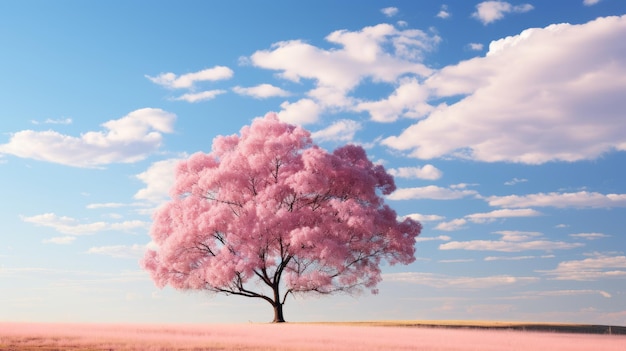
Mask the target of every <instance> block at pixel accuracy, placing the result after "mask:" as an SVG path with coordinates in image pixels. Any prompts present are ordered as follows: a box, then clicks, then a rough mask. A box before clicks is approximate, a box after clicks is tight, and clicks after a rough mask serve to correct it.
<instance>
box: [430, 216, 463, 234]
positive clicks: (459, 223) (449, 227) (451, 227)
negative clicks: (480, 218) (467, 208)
mask: <svg viewBox="0 0 626 351" xmlns="http://www.w3.org/2000/svg"><path fill="white" fill-rule="evenodd" d="M466 224H467V220H465V219H463V218H457V219H453V220H451V221H448V222H441V223H439V224H437V226H436V227H435V229H436V230H443V231H446V232H452V231H455V230H461V229H463V228H465V225H466Z"/></svg>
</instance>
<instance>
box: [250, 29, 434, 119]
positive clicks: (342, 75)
mask: <svg viewBox="0 0 626 351" xmlns="http://www.w3.org/2000/svg"><path fill="white" fill-rule="evenodd" d="M325 39H326V41H327V42H329V43H330V44H331V45H335V46H338V48H331V49H323V48H320V47H316V46H313V45H310V44H308V43H306V42H304V41H302V40H291V41H283V42H278V43H275V44H274V45H272V47H271V48H270V49H268V50H260V51H257V52H255V53H254V54H253V55H252V56H250V58H249V62H250V63H251V64H252V65H254V66H256V67H260V68H264V69H269V70H275V71H278V72H279V77H281V78H283V79H287V80H290V81H294V82H300V81H301V80H302V79H306V80H312V81H313V82H314V84H315V87H314V88H313V89H312V90H310V91H309V92H308V93H307V95H308V97H307V99H305V100H304V101H306V100H309V99H314V100H315V101H311V103H315V104H316V106H317V107H319V108H320V109H323V110H333V111H336V109H344V110H352V109H353V104H354V102H353V101H352V99H351V98H349V97H348V96H347V94H348V92H350V91H351V90H353V88H355V87H356V86H358V85H359V84H360V83H361V82H362V81H363V80H365V79H371V80H373V81H375V82H383V83H388V84H396V83H397V81H398V79H399V78H400V77H403V76H407V75H413V76H417V77H426V76H428V75H430V74H431V73H432V70H431V69H429V68H427V67H426V66H425V65H423V64H422V63H421V62H419V61H420V59H421V58H422V57H423V53H424V52H427V51H430V50H432V49H433V48H434V46H435V45H436V44H437V43H438V42H439V41H440V38H439V37H438V36H436V35H429V34H427V33H425V32H423V31H420V30H415V29H406V30H399V29H396V28H395V27H394V26H393V25H390V24H379V25H376V26H370V27H365V28H363V29H361V30H359V31H347V30H339V31H335V32H332V33H331V34H329V35H328V36H327V37H326V38H325ZM400 93H401V92H400ZM400 93H399V94H400ZM398 99H400V100H402V97H398V98H395V100H398ZM392 100H393V99H392ZM302 101H303V100H300V102H301V103H302ZM297 103H298V102H294V103H291V102H286V104H287V106H290V105H291V104H297ZM394 103H395V104H398V103H400V102H394ZM394 103H392V102H388V103H386V104H387V105H390V104H391V105H393V104H394ZM404 104H406V102H404ZM379 105H384V104H383V103H381V104H379ZM414 105H416V104H415V103H413V104H411V105H409V106H407V107H406V108H403V110H406V113H407V114H418V112H415V111H412V110H415V109H416V107H415V106H414ZM393 106H394V108H396V109H398V108H400V107H398V106H396V105H393ZM375 107H376V108H378V110H381V112H379V114H380V116H382V117H380V118H387V119H388V118H397V117H390V116H389V112H388V111H387V110H389V109H390V107H387V106H361V108H362V109H363V110H369V109H372V110H374V108H375ZM283 108H284V107H283ZM320 111H321V110H320ZM318 112H319V111H318ZM419 113H422V112H421V111H419Z"/></svg>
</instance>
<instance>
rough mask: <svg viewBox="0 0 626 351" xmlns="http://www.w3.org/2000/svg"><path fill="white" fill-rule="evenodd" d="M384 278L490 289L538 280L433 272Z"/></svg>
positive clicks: (388, 275)
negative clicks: (457, 275)
mask: <svg viewBox="0 0 626 351" xmlns="http://www.w3.org/2000/svg"><path fill="white" fill-rule="evenodd" d="M383 280H384V281H388V282H401V283H410V284H419V285H426V286H431V287H435V288H459V289H488V288H496V287H499V286H511V285H516V284H528V283H532V282H536V281H538V280H539V278H535V277H515V276H511V275H495V276H487V277H454V276H447V275H441V274H433V273H421V272H402V273H388V274H383Z"/></svg>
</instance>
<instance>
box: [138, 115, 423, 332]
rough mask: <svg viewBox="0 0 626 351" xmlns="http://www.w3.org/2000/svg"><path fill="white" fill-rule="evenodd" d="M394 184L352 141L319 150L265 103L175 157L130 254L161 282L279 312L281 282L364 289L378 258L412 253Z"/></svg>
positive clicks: (410, 226) (284, 291)
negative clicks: (200, 146)
mask: <svg viewBox="0 0 626 351" xmlns="http://www.w3.org/2000/svg"><path fill="white" fill-rule="evenodd" d="M394 190H395V183H394V181H393V177H392V176H391V175H389V174H387V173H386V172H385V169H384V168H383V167H382V166H380V165H374V164H373V163H372V162H371V161H369V160H368V158H367V155H366V153H365V151H364V150H363V148H361V147H359V146H355V145H347V146H343V147H340V148H338V149H336V150H335V151H334V152H333V153H329V152H327V151H325V150H323V149H322V148H320V147H318V146H317V145H315V144H314V143H313V141H312V140H311V137H310V133H309V132H308V131H306V130H305V129H303V128H301V127H297V126H293V125H290V124H286V123H283V122H281V121H279V120H278V117H277V116H276V114H273V113H270V114H267V115H266V116H265V117H264V118H257V119H255V120H254V121H253V122H252V124H251V125H250V126H245V127H243V128H242V129H241V132H240V135H231V136H219V137H217V138H215V139H214V140H213V148H212V152H211V153H209V154H204V153H196V154H194V155H192V156H191V157H189V159H187V160H184V161H181V162H180V163H179V164H178V166H177V168H176V181H175V184H174V186H173V187H172V189H171V192H170V195H171V196H172V199H171V201H169V202H167V203H166V204H164V205H163V206H162V207H160V208H159V209H158V210H157V211H156V212H155V214H154V223H153V226H152V229H151V236H152V239H153V241H154V243H156V248H155V249H154V250H148V251H147V252H146V254H145V257H144V258H143V260H142V262H141V264H142V266H143V267H144V268H145V269H146V270H148V271H149V272H150V274H151V276H152V279H153V280H154V282H155V283H156V285H157V286H159V287H161V288H162V287H164V286H165V285H168V284H169V285H170V286H172V287H174V288H177V289H182V290H205V291H210V292H215V293H224V294H227V295H231V294H232V295H239V296H245V297H253V298H258V299H262V300H265V301H267V302H268V303H269V304H271V305H272V307H273V309H274V320H273V321H274V322H284V321H285V318H284V316H283V305H284V303H285V300H286V299H287V296H289V294H298V293H309V292H311V293H313V292H314V293H319V294H332V293H335V292H348V293H353V292H359V291H361V290H362V289H363V288H367V289H370V290H371V292H372V293H374V294H375V293H377V290H376V289H375V287H376V285H377V283H379V282H380V281H381V271H380V264H381V261H382V260H383V259H384V260H385V261H387V262H388V263H389V264H392V265H393V264H396V263H402V264H409V263H411V262H413V261H414V260H415V256H414V254H415V247H414V245H415V237H416V236H417V235H419V233H420V231H421V228H422V227H421V225H420V223H419V222H417V221H414V220H412V219H408V218H407V219H404V220H403V221H401V222H399V221H398V220H397V215H396V212H395V211H394V210H392V209H391V208H390V207H389V206H387V205H386V204H385V203H384V200H383V198H382V195H388V194H390V193H391V192H393V191H394Z"/></svg>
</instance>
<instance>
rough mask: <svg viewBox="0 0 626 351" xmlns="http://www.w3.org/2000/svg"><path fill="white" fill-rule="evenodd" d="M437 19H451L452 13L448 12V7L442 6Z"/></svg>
mask: <svg viewBox="0 0 626 351" xmlns="http://www.w3.org/2000/svg"><path fill="white" fill-rule="evenodd" d="M436 17H439V18H442V19H446V18H448V17H450V12H448V5H441V9H440V10H439V12H438V13H437V16H436Z"/></svg>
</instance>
